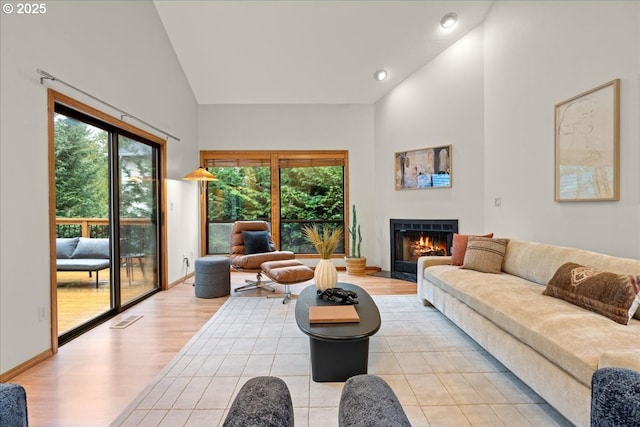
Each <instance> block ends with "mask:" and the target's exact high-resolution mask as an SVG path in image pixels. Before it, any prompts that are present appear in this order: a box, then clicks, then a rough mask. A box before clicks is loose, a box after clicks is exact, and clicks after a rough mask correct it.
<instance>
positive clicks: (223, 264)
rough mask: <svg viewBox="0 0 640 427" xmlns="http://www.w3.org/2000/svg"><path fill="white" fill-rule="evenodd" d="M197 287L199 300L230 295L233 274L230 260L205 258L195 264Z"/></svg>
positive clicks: (199, 259)
mask: <svg viewBox="0 0 640 427" xmlns="http://www.w3.org/2000/svg"><path fill="white" fill-rule="evenodd" d="M195 275H196V278H195V285H196V296H197V297H198V298H216V297H223V296H225V295H229V293H230V291H231V272H230V270H229V258H226V257H203V258H198V259H197V260H196V262H195Z"/></svg>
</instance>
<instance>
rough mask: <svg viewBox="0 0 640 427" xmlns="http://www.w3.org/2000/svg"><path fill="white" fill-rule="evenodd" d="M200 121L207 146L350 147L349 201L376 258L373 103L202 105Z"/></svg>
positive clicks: (368, 253) (366, 251) (366, 250)
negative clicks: (354, 208) (372, 243)
mask: <svg viewBox="0 0 640 427" xmlns="http://www.w3.org/2000/svg"><path fill="white" fill-rule="evenodd" d="M198 123H199V136H198V139H199V141H200V149H201V150H317V149H323V150H345V149H346V150H349V178H350V179H349V181H350V188H349V201H350V203H352V204H353V203H355V204H356V205H357V208H358V220H359V222H361V223H362V234H363V255H365V256H367V257H373V255H374V254H373V253H372V251H371V250H370V248H369V246H370V245H371V243H370V242H372V241H373V235H374V231H373V230H374V228H373V227H374V224H373V217H374V203H373V201H374V199H375V198H376V193H377V189H375V188H374V187H373V185H372V183H373V182H374V177H375V174H376V173H377V171H376V170H375V168H372V167H371V165H373V158H374V156H373V106H371V105H202V106H200V110H199V118H198ZM367 245H369V246H367ZM378 262H379V260H378V259H376V258H375V257H374V258H372V259H370V260H368V262H367V263H368V264H369V265H377V263H378ZM336 264H338V265H339V264H340V262H336Z"/></svg>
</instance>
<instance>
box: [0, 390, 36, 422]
mask: <svg viewBox="0 0 640 427" xmlns="http://www.w3.org/2000/svg"><path fill="white" fill-rule="evenodd" d="M28 425H29V420H28V417H27V393H26V391H25V390H24V387H22V386H21V385H18V384H10V383H0V426H2V427H5V426H6V427H9V426H10V427H23V426H28Z"/></svg>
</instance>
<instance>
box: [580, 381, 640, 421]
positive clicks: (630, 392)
mask: <svg viewBox="0 0 640 427" xmlns="http://www.w3.org/2000/svg"><path fill="white" fill-rule="evenodd" d="M626 426H640V372H637V371H632V370H629V369H624V368H600V369H598V370H597V371H596V372H595V373H594V374H593V377H591V427H626Z"/></svg>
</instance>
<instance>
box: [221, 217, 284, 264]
mask: <svg viewBox="0 0 640 427" xmlns="http://www.w3.org/2000/svg"><path fill="white" fill-rule="evenodd" d="M265 230H266V231H270V230H269V224H268V223H267V222H266V221H236V222H234V223H233V227H231V239H230V244H231V248H230V251H229V254H230V255H231V257H232V258H233V257H234V256H239V255H245V249H244V239H243V238H242V232H243V231H265ZM269 248H270V249H271V251H275V250H276V244H275V242H274V241H273V237H271V232H269Z"/></svg>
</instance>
